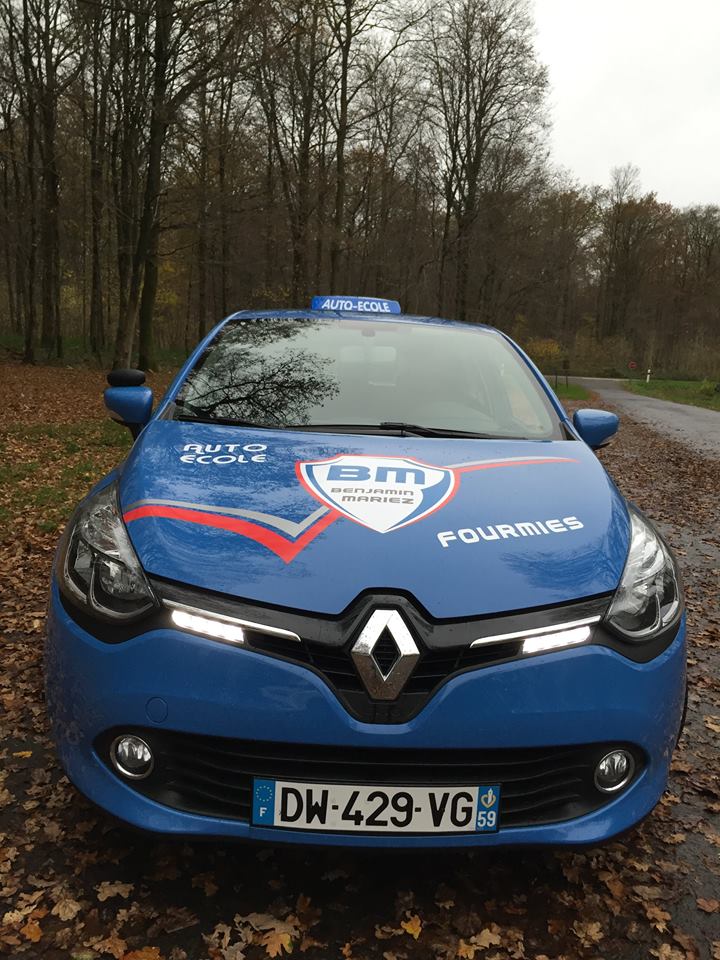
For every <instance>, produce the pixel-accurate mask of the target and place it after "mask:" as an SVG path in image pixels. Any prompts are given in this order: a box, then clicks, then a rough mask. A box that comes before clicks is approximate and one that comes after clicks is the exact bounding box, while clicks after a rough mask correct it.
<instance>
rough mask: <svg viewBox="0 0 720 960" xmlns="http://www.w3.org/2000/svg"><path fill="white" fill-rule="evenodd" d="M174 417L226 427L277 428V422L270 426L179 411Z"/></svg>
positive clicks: (187, 421) (186, 421)
mask: <svg viewBox="0 0 720 960" xmlns="http://www.w3.org/2000/svg"><path fill="white" fill-rule="evenodd" d="M174 419H175V420H183V421H184V422H185V423H219V424H221V425H223V426H228V427H256V428H257V429H258V430H266V429H273V430H277V429H278V428H277V424H276V425H275V426H271V424H269V423H256V422H255V421H254V420H236V419H235V418H234V417H209V416H196V415H195V414H185V413H181V414H180V416H179V417H175V418H174Z"/></svg>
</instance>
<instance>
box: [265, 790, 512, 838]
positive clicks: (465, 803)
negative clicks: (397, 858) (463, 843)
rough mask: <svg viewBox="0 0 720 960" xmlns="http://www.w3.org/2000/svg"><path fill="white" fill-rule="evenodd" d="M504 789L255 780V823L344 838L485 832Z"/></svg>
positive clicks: (493, 825) (496, 816) (490, 828)
mask: <svg viewBox="0 0 720 960" xmlns="http://www.w3.org/2000/svg"><path fill="white" fill-rule="evenodd" d="M499 807H500V787H499V785H498V784H493V785H492V786H482V787H401V786H392V787H378V786H359V785H358V784H348V783H299V782H296V781H291V780H264V779H260V778H258V777H256V778H255V779H254V781H253V814H252V822H253V823H254V824H256V825H257V826H264V827H282V828H284V829H286V830H333V831H339V832H342V833H478V832H479V833H487V832H494V831H495V830H497V828H498V819H499Z"/></svg>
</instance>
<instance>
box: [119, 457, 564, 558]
mask: <svg viewBox="0 0 720 960" xmlns="http://www.w3.org/2000/svg"><path fill="white" fill-rule="evenodd" d="M547 463H577V461H576V460H574V459H573V458H572V457H504V458H502V459H494V460H475V461H472V462H470V463H457V464H450V465H449V466H448V468H447V469H450V470H454V471H455V473H457V474H460V473H470V472H473V471H475V470H492V469H496V468H500V467H524V466H531V465H539V464H547ZM147 517H156V518H164V519H167V520H181V521H184V522H186V523H196V524H198V525H200V526H204V527H214V528H216V529H219V530H227V531H229V532H230V533H238V534H240V535H241V536H243V537H247V538H248V539H250V540H254V541H255V542H256V543H260V544H262V545H263V546H264V547H267V549H268V550H272V552H273V553H274V554H276V555H277V556H278V557H280V559H281V560H283V561H284V562H285V563H290V562H291V561H292V560H294V559H295V557H296V556H297V555H298V554H299V553H300V552H301V551H302V550H304V549H305V547H306V546H307V545H308V544H309V543H311V542H312V541H313V540H314V539H315V538H316V537H317V536H319V534H321V533H322V532H323V531H324V530H327V528H328V527H329V526H330V525H331V524H332V523H334V522H335V521H336V520H338V519H340V517H341V514H339V513H338V512H337V511H334V510H329V509H328V508H327V507H321V508H320V509H319V510H314V511H313V512H312V513H310V514H308V516H307V517H305V519H304V520H301V521H294V520H288V519H287V518H285V517H278V516H275V515H274V514H270V513H262V512H260V511H258V510H249V509H242V508H237V507H218V506H215V505H210V504H201V503H191V502H188V501H180V500H137V501H135V503H132V504H130V506H128V507H127V508H126V510H125V511H124V513H123V519H124V521H125V523H132V522H134V521H137V520H142V519H144V518H147ZM263 524H264V526H263ZM268 527H275V528H276V529H275V530H271V529H268ZM276 531H282V532H276Z"/></svg>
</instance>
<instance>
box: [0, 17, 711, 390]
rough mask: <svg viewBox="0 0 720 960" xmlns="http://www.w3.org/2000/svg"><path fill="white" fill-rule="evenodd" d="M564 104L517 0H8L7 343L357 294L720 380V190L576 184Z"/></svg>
mask: <svg viewBox="0 0 720 960" xmlns="http://www.w3.org/2000/svg"><path fill="white" fill-rule="evenodd" d="M549 99H550V91H549V80H548V74H547V70H546V69H545V67H544V66H543V64H542V63H541V62H540V61H539V58H538V55H537V52H536V50H535V44H534V22H533V10H532V5H531V4H530V3H529V2H526V0H435V2H430V3H428V2H427V0H236V2H232V0H0V222H1V224H2V229H1V230H0V345H2V346H3V347H4V348H5V349H6V350H9V351H10V352H11V353H13V354H16V355H17V357H18V359H21V360H23V361H24V362H26V363H35V362H47V361H58V360H61V361H65V362H69V361H71V360H73V359H76V358H78V357H85V358H87V359H90V360H93V359H94V362H97V363H99V364H107V365H110V364H112V365H115V366H126V365H128V364H133V365H139V366H140V367H142V368H143V369H155V368H157V366H158V365H159V364H160V363H162V362H164V361H165V360H166V359H167V358H169V357H170V358H172V357H173V356H175V355H179V354H181V353H184V352H185V351H187V350H189V349H190V348H191V347H192V346H194V344H195V343H196V342H197V340H198V338H200V337H202V336H203V335H204V334H205V333H206V332H207V331H208V330H209V329H210V328H211V327H212V326H213V324H214V323H215V322H217V321H218V320H219V319H221V318H222V317H223V316H225V315H227V314H228V313H231V312H232V311H234V310H237V309H245V308H266V307H270V308H283V307H288V306H299V307H304V306H306V305H307V304H308V303H309V297H310V296H311V295H312V294H314V293H361V294H366V295H380V296H387V297H394V298H397V299H398V300H400V302H401V303H402V306H403V308H404V310H405V311H407V312H413V313H425V314H440V315H442V316H448V317H453V318H456V319H461V320H467V321H469V322H473V323H489V324H491V325H493V326H497V327H499V328H500V329H501V330H504V331H507V332H508V333H510V334H511V335H513V336H515V337H516V338H517V339H518V340H519V342H520V343H521V344H523V345H524V346H526V347H527V348H528V349H529V351H530V352H531V354H532V355H533V356H534V357H535V359H536V360H538V361H539V362H540V363H541V365H542V366H543V369H544V370H545V371H546V372H547V373H552V372H553V371H554V370H558V369H569V370H570V371H571V372H573V373H590V374H592V373H594V374H600V375H613V374H623V373H626V372H627V368H628V364H629V363H631V362H633V363H636V364H637V366H638V368H639V369H642V370H644V369H645V368H646V367H652V368H653V370H654V371H657V372H658V373H659V374H663V375H665V376H679V377H685V378H697V379H703V378H708V379H717V378H718V377H720V208H719V207H718V206H714V205H712V206H695V207H689V208H685V209H678V208H675V207H673V206H672V205H670V204H667V203H663V202H661V201H660V200H659V199H658V198H657V196H656V195H655V194H654V193H653V192H652V190H651V189H648V188H646V187H645V186H644V185H643V184H642V181H641V175H640V172H639V171H638V170H637V169H636V168H634V167H633V166H632V165H631V164H630V163H628V164H626V165H625V166H622V167H618V168H616V169H614V170H612V171H608V182H607V183H606V184H604V185H599V184H583V183H579V182H577V181H576V180H575V179H574V177H573V175H572V172H570V171H565V170H561V169H558V168H557V167H556V166H555V165H554V164H553V158H552V156H551V153H550V150H549V136H548V131H549V116H550V113H549ZM595 108H596V106H595V105H592V104H589V105H588V109H589V110H591V109H595ZM630 159H631V158H630ZM718 200H719V202H720V198H718Z"/></svg>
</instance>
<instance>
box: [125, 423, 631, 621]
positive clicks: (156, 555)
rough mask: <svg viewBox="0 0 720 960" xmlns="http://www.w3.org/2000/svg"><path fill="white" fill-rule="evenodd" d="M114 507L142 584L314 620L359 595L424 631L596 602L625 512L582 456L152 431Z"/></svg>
mask: <svg viewBox="0 0 720 960" xmlns="http://www.w3.org/2000/svg"><path fill="white" fill-rule="evenodd" d="M120 502H121V506H122V511H123V516H124V518H125V522H126V524H127V528H128V531H129V534H130V537H131V539H132V542H133V544H134V546H135V549H136V551H137V553H138V556H139V558H140V561H141V563H142V565H143V567H144V568H145V570H147V571H148V573H149V574H151V575H154V576H158V577H162V578H166V579H169V580H173V581H178V582H182V583H186V584H190V585H193V586H196V587H200V588H204V589H208V590H213V591H217V592H220V593H223V594H228V595H232V596H234V597H238V598H242V599H246V600H251V601H257V602H261V603H269V604H275V605H279V606H283V607H291V608H295V609H300V610H309V611H314V612H317V613H326V614H336V613H339V612H341V611H342V610H343V609H345V608H346V607H347V606H348V604H350V603H351V602H352V601H353V600H354V599H355V598H356V597H357V596H358V594H360V593H362V592H363V591H367V590H382V591H384V592H387V591H396V592H402V593H404V594H409V595H411V596H412V597H414V598H415V599H416V600H417V601H419V603H420V604H422V606H424V607H425V609H426V610H427V611H428V612H429V613H430V614H431V616H433V617H436V618H443V617H448V618H451V617H465V616H481V615H483V614H494V613H500V612H509V611H514V610H522V609H527V608H532V607H540V606H546V605H550V604H558V603H563V602H569V601H572V600H576V599H581V598H585V597H589V596H593V595H598V594H603V593H607V592H609V591H611V590H614V589H615V587H616V586H617V584H618V582H619V579H620V576H621V573H622V569H623V565H624V563H625V558H626V555H627V550H628V539H629V519H628V513H627V509H626V507H625V503H624V501H623V499H622V497H621V496H620V495H619V493H618V491H617V490H616V488H615V486H614V485H613V483H612V481H611V480H610V479H609V477H608V475H607V474H606V472H605V470H604V469H603V468H602V466H601V465H600V463H599V461H598V460H597V458H596V457H595V455H594V454H593V453H592V451H591V450H590V449H589V448H588V447H586V446H585V444H583V443H581V442H579V441H547V442H545V441H543V442H539V441H510V440H499V441H498V440H470V439H468V440H465V439H462V440H459V439H445V438H442V439H436V438H432V439H431V438H421V437H398V436H388V437H385V436H366V435H347V434H345V435H339V434H332V435H329V434H318V433H314V432H297V431H276V430H272V431H270V430H258V429H245V428H241V427H231V426H224V425H222V426H221V425H209V424H201V423H191V422H180V421H172V420H155V421H153V422H151V423H150V424H149V426H148V427H147V428H146V429H145V430H144V431H143V433H142V435H141V436H140V438H139V439H138V441H137V442H136V444H135V446H134V447H133V449H132V451H131V453H130V456H129V457H128V460H127V461H126V463H125V465H124V467H123V469H122V474H121V481H120Z"/></svg>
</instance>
